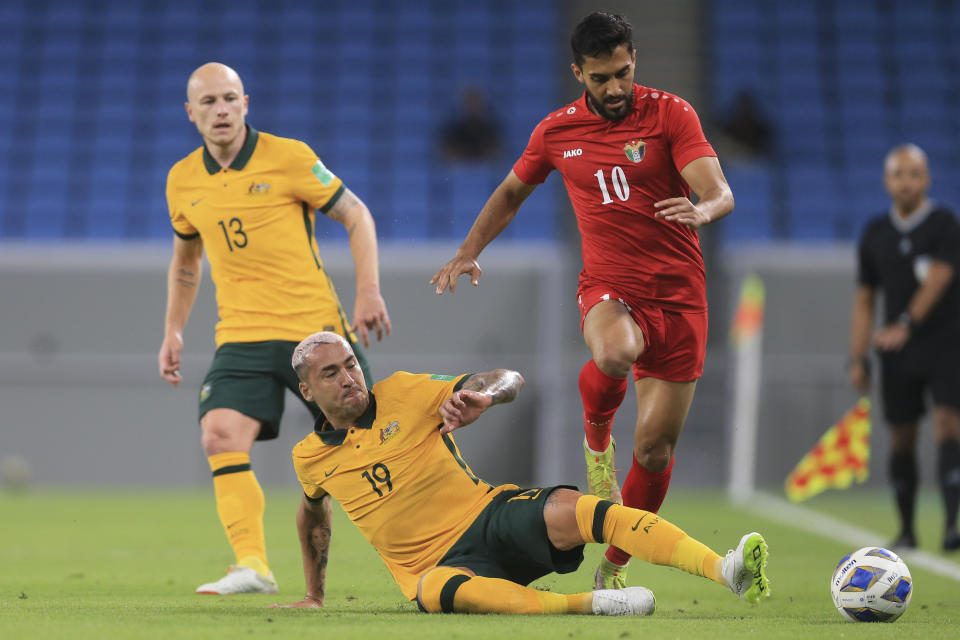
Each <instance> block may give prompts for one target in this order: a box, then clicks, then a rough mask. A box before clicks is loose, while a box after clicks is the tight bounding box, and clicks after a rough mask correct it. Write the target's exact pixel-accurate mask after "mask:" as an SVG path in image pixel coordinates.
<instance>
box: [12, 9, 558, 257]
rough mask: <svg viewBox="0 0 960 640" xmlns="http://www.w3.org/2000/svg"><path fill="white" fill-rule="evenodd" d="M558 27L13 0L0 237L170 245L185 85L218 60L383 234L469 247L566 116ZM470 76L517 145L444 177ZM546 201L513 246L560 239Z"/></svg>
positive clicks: (540, 16) (269, 122) (530, 18)
mask: <svg viewBox="0 0 960 640" xmlns="http://www.w3.org/2000/svg"><path fill="white" fill-rule="evenodd" d="M556 21H557V12H556V11H555V10H554V5H553V3H552V2H550V1H549V0H528V1H527V2H523V3H514V2H510V1H508V0H494V1H492V2H485V3H474V2H468V1H466V0H458V1H456V2H447V1H443V0H431V1H428V2H423V3H416V4H415V3H406V2H401V1H400V0H331V1H330V2H324V3H322V5H316V4H313V3H307V2H296V1H294V0H281V1H270V2H267V1H260V0H237V1H231V2H229V3H227V2H225V1H223V0H206V1H204V2H197V3H176V2H174V3H155V2H150V1H149V0H9V1H5V2H3V3H2V4H0V65H2V67H3V68H4V73H3V74H0V126H2V133H0V239H2V240H23V239H28V240H38V241H47V240H150V239H156V240H167V239H169V238H170V235H171V232H170V227H169V222H168V217H167V207H166V202H165V198H164V181H165V179H166V174H167V171H168V170H169V168H170V166H171V165H172V164H173V163H174V162H176V161H177V160H178V159H180V158H181V157H183V156H184V155H186V154H187V153H189V152H190V151H191V150H193V149H194V148H196V146H197V145H198V137H197V134H196V131H195V130H194V129H193V126H192V125H191V124H190V123H189V122H188V121H187V120H186V117H185V115H184V112H183V106H182V103H183V98H182V96H183V93H184V88H185V83H186V78H187V76H188V75H189V73H190V71H192V70H193V69H194V68H195V67H197V66H198V65H200V64H202V63H203V62H206V61H209V60H218V61H222V62H225V63H227V64H229V65H231V66H233V67H234V68H236V69H237V71H238V72H239V73H240V75H241V77H243V79H244V82H245V86H246V89H247V92H248V93H249V94H250V95H251V109H250V114H249V117H248V121H249V122H250V123H251V124H252V125H253V126H255V127H257V128H259V129H263V130H264V131H269V132H271V133H275V134H277V135H284V136H289V137H293V138H299V139H302V140H304V141H306V142H308V143H309V144H310V145H311V146H312V147H313V148H314V149H315V150H316V151H317V153H318V154H320V155H321V157H323V159H324V162H325V163H326V164H327V166H329V167H330V168H331V169H333V170H334V171H335V172H336V173H337V174H338V175H340V176H341V177H342V178H343V179H344V181H345V182H346V184H347V185H348V186H349V187H350V188H351V189H353V190H354V191H355V192H356V193H357V194H358V195H360V197H362V198H363V199H364V200H365V201H366V202H367V204H368V205H369V206H370V209H371V210H372V211H373V213H374V215H375V216H376V219H377V224H378V229H379V232H380V235H381V237H382V238H384V239H397V240H407V239H413V240H417V239H419V240H426V239H454V238H457V239H459V238H462V236H463V235H464V234H465V233H466V231H467V229H468V228H469V224H470V222H471V221H472V219H473V216H474V215H475V214H476V212H477V211H479V209H480V207H481V206H482V205H483V203H484V201H485V200H486V197H487V196H488V195H489V192H490V190H491V189H492V187H493V186H495V185H496V184H497V183H498V182H499V181H500V180H501V179H502V178H503V176H504V175H506V173H507V172H508V171H509V169H510V166H511V163H512V162H513V160H514V159H515V158H516V157H517V156H518V155H519V153H520V152H521V151H522V150H523V147H524V146H525V144H526V140H527V137H528V136H529V133H530V131H531V130H532V129H533V127H534V126H535V125H536V123H537V122H538V121H539V120H540V119H541V118H542V117H543V116H544V115H546V114H547V113H548V112H549V110H550V109H553V108H554V107H556V106H557V105H556V100H557V98H556V94H557V91H556V87H555V78H556V74H552V73H542V72H540V71H541V70H543V69H548V68H552V67H554V66H556V65H557V64H560V61H559V60H557V59H556V54H557V47H556V40H555V33H556V29H557V24H556ZM531 69H535V70H537V72H536V73H531V72H530V70H531ZM467 81H469V83H470V85H471V86H476V87H479V88H480V89H481V90H483V91H485V92H486V93H487V94H488V96H489V97H490V98H491V102H492V104H494V105H495V106H496V111H497V115H498V117H499V119H500V121H501V122H502V123H503V126H504V140H506V141H507V145H508V148H507V149H506V150H505V152H504V155H503V157H502V158H500V159H498V160H496V161H490V162H487V163H485V164H477V165H471V166H469V167H451V166H448V165H447V164H446V163H444V162H442V161H441V160H440V159H439V157H438V155H437V153H436V136H437V133H438V131H439V129H440V127H441V126H442V124H443V122H444V121H445V120H446V119H447V118H448V117H449V114H450V112H451V110H452V109H453V108H454V107H455V105H456V104H457V102H458V100H459V97H460V89H461V88H462V86H461V83H465V82H467ZM540 191H542V192H544V193H538V194H537V195H536V197H534V198H531V200H530V202H529V204H528V205H527V206H526V207H525V208H524V211H523V214H522V215H521V216H519V217H518V219H517V221H516V222H515V224H514V225H512V226H511V228H510V229H509V230H508V232H507V233H506V234H505V236H506V237H516V238H525V239H527V238H533V239H544V240H553V239H555V238H556V234H557V227H558V224H557V221H556V220H555V217H556V215H558V213H557V212H558V207H557V201H556V199H555V198H554V196H553V190H552V189H549V190H548V189H541V190H540ZM563 210H565V209H563ZM327 227H330V228H327ZM342 234H343V231H342V229H340V228H339V225H321V224H318V235H320V236H321V237H324V236H330V237H338V236H341V235H342Z"/></svg>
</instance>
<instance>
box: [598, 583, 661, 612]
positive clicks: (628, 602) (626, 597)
mask: <svg viewBox="0 0 960 640" xmlns="http://www.w3.org/2000/svg"><path fill="white" fill-rule="evenodd" d="M656 608H657V600H656V598H654V597H653V591H650V589H647V588H646V587H627V588H626V589H598V590H597V591H594V592H593V615H595V616H649V615H651V614H652V613H653V612H654V610H655V609H656Z"/></svg>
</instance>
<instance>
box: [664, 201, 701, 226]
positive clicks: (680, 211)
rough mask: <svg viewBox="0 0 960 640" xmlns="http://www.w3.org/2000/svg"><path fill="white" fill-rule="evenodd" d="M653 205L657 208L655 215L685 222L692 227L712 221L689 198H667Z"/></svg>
mask: <svg viewBox="0 0 960 640" xmlns="http://www.w3.org/2000/svg"><path fill="white" fill-rule="evenodd" d="M653 206H654V207H656V208H657V212H656V213H654V214H653V217H655V218H658V219H660V220H666V221H667V222H676V223H678V224H685V225H687V226H688V227H690V228H691V229H699V228H700V227H702V226H703V225H705V224H707V223H708V222H710V217H709V216H707V214H706V213H704V212H703V211H701V210H700V209H699V208H698V207H697V205H695V204H693V203H692V202H690V200H689V199H687V198H667V199H666V200H661V201H660V202H655V203H653Z"/></svg>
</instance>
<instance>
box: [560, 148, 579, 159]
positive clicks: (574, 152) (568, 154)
mask: <svg viewBox="0 0 960 640" xmlns="http://www.w3.org/2000/svg"><path fill="white" fill-rule="evenodd" d="M582 155H583V149H567V150H565V151H564V152H563V157H564V158H574V157H576V156H582Z"/></svg>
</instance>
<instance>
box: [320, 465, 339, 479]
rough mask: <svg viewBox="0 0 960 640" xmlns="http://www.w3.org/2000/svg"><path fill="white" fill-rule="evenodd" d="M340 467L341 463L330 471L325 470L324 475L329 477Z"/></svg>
mask: <svg viewBox="0 0 960 640" xmlns="http://www.w3.org/2000/svg"><path fill="white" fill-rule="evenodd" d="M339 468H340V465H337V466H335V467H334V468H333V469H330V471H324V472H323V475H324V476H326V477H327V478H329V477H330V476H332V475H333V472H334V471H336V470H337V469H339Z"/></svg>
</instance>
